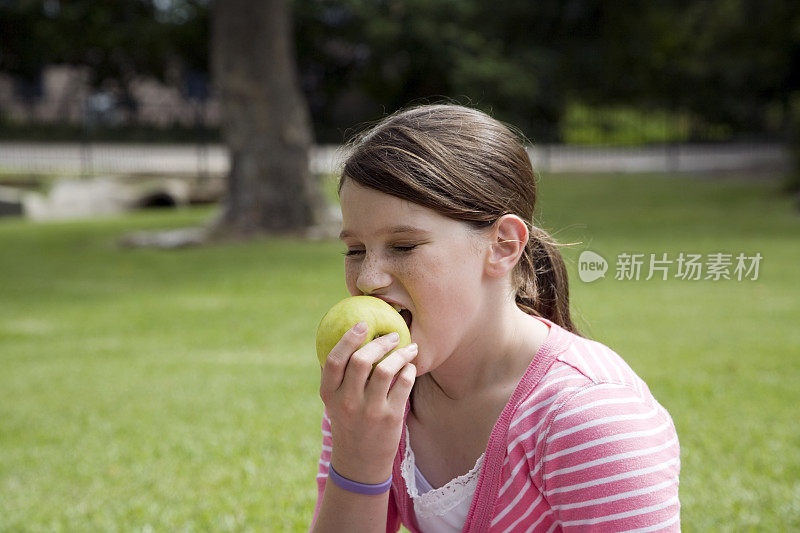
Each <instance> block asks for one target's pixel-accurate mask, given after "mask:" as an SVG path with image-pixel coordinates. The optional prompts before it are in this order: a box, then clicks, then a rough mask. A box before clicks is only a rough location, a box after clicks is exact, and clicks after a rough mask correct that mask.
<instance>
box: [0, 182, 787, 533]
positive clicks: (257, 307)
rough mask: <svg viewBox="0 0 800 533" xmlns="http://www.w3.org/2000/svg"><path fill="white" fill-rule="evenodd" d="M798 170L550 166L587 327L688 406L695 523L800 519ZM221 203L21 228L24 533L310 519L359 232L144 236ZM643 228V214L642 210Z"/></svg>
mask: <svg viewBox="0 0 800 533" xmlns="http://www.w3.org/2000/svg"><path fill="white" fill-rule="evenodd" d="M778 189H779V185H778V184H777V182H775V181H774V180H770V179H764V180H758V181H747V182H746V181H735V180H724V179H708V178H704V177H702V176H685V175H682V176H657V175H643V176H602V175H592V176H568V175H559V176H545V177H543V178H542V180H541V189H540V190H541V194H540V198H541V203H540V206H539V209H538V210H537V218H538V220H539V221H540V223H541V224H542V225H543V226H544V227H545V228H547V229H549V230H550V231H551V233H553V234H554V235H555V237H556V238H557V239H558V240H559V241H560V242H564V243H568V242H582V243H583V244H581V245H574V246H564V247H562V253H563V254H564V257H565V260H566V262H567V265H568V270H569V273H570V279H571V287H570V288H571V291H570V293H571V302H572V309H573V313H574V316H575V318H576V321H577V323H578V325H579V327H580V328H581V329H582V331H584V332H585V333H586V334H588V335H589V336H591V337H593V338H595V339H597V340H599V341H601V342H604V343H607V344H608V345H609V346H611V347H612V348H613V349H615V350H617V351H618V352H619V353H620V354H622V355H623V356H624V357H625V358H626V360H627V361H628V362H629V363H630V364H631V366H632V367H633V368H634V370H636V371H637V372H638V373H639V374H640V375H641V376H642V377H643V378H644V379H645V380H646V381H647V383H648V384H649V386H650V388H651V390H652V391H653V393H654V395H655V396H656V398H657V399H658V400H659V401H660V402H661V403H662V404H664V405H665V406H666V407H667V408H668V409H669V411H670V413H671V414H672V416H673V418H674V420H675V423H676V426H677V429H678V434H679V437H680V441H681V450H682V454H681V460H682V476H681V502H682V511H683V512H682V515H683V526H684V528H685V529H686V530H691V531H716V530H729V531H742V530H759V531H787V530H796V529H799V528H800V519H799V518H798V517H800V512H798V507H797V502H798V501H800V500H798V485H797V480H798V479H800V440H798V433H797V430H796V428H797V425H796V418H797V416H796V406H797V405H798V403H800V360H798V358H797V357H793V354H796V353H798V350H800V333H798V329H797V327H796V325H797V322H798V320H800V316H799V315H798V309H797V305H796V303H797V302H796V297H795V293H796V290H795V289H796V286H797V265H798V262H800V256H798V252H797V246H796V243H797V241H798V238H800V233H799V232H798V225H797V215H796V214H795V213H794V212H793V211H792V208H791V204H790V201H789V200H788V199H787V198H785V197H782V196H781V195H780V194H778ZM212 214H213V212H212V211H211V210H209V209H207V208H203V209H190V210H176V211H167V212H164V211H160V212H153V211H151V212H140V213H136V214H132V215H128V216H125V217H121V218H115V219H107V220H98V221H86V222H63V223H47V224H33V223H30V222H25V221H19V220H8V219H6V220H1V221H0V249H2V250H3V255H2V259H0V301H2V302H3V305H2V306H0V346H2V348H0V366H2V368H3V371H2V372H0V494H2V495H3V497H2V498H0V530H3V531H45V530H46V531H108V530H112V531H115V530H120V531H130V530H145V529H153V530H156V531H162V530H163V531H183V530H198V531H298V532H299V531H305V530H306V529H307V526H308V523H309V520H310V517H311V513H312V509H313V504H314V500H315V497H316V496H315V482H314V475H315V472H316V466H317V457H318V454H319V445H320V438H321V436H320V433H319V423H320V416H321V409H322V404H321V402H320V400H319V397H318V390H317V389H318V385H319V368H318V363H317V361H316V357H315V355H314V331H315V327H316V324H317V321H318V320H319V318H320V317H321V316H322V314H323V313H324V312H325V311H326V310H327V309H328V307H329V306H330V305H331V304H332V303H334V302H336V301H337V300H338V299H339V298H341V297H343V296H345V295H346V291H345V289H344V283H343V279H342V264H341V255H340V254H339V252H340V251H341V250H342V247H341V244H340V243H337V242H321V243H320V242H301V241H294V240H285V239H270V240H264V241H258V242H250V243H242V244H229V245H217V246H209V247H205V248H189V249H181V250H172V251H155V250H124V249H119V248H117V247H116V246H115V242H116V239H117V238H118V237H119V236H120V235H122V234H123V233H125V232H128V231H133V230H144V229H156V228H169V227H182V226H186V225H192V224H198V223H200V222H202V221H204V220H207V219H208V218H209V217H210V216H211V215H212ZM632 222H633V223H632ZM583 249H591V250H593V251H595V252H598V253H600V254H601V255H603V256H604V257H605V258H606V259H608V260H609V262H613V259H614V257H615V255H616V254H618V253H621V252H632V251H637V252H642V253H657V254H658V253H661V252H669V253H671V254H674V253H676V252H678V251H685V252H694V253H713V252H720V251H724V252H737V251H743V252H747V253H748V254H749V253H755V252H756V251H758V252H760V253H761V254H762V255H763V256H764V260H763V263H762V269H761V272H760V276H759V279H758V280H756V281H742V282H737V281H735V280H734V281H724V280H723V281H718V282H713V281H698V282H689V281H680V280H670V281H660V280H656V279H654V280H651V281H638V282H637V281H626V282H623V281H615V280H614V279H613V276H610V275H608V276H607V278H606V279H604V280H599V281H596V282H594V283H590V284H585V283H582V282H580V281H579V279H578V277H577V270H576V262H577V258H578V256H579V254H580V252H581V251H582V250H583Z"/></svg>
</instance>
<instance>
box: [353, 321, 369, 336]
mask: <svg viewBox="0 0 800 533" xmlns="http://www.w3.org/2000/svg"><path fill="white" fill-rule="evenodd" d="M365 331H367V323H366V322H364V321H363V320H359V321H358V322H356V325H355V326H353V333H364V332H365Z"/></svg>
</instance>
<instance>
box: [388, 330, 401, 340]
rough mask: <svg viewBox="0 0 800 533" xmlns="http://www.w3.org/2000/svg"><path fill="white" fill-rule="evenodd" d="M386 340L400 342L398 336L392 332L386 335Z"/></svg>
mask: <svg viewBox="0 0 800 533" xmlns="http://www.w3.org/2000/svg"><path fill="white" fill-rule="evenodd" d="M386 338H387V339H388V341H389V342H397V341H399V340H400V334H399V333H397V332H396V331H393V332H391V333H389V334H388V335H386Z"/></svg>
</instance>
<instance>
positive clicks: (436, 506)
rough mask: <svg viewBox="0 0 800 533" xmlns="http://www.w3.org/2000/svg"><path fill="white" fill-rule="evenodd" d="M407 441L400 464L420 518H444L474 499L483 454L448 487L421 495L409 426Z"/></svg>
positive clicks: (451, 481) (406, 433) (450, 482)
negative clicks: (465, 501)
mask: <svg viewBox="0 0 800 533" xmlns="http://www.w3.org/2000/svg"><path fill="white" fill-rule="evenodd" d="M405 440H406V451H405V455H404V456H403V462H402V463H401V464H400V472H401V473H402V474H403V480H404V481H405V482H406V487H407V488H408V495H409V496H410V497H411V499H412V501H413V502H414V511H415V512H416V513H417V516H418V517H420V518H430V517H432V516H442V515H444V514H446V513H448V512H449V511H451V510H452V509H454V508H455V507H456V506H457V505H458V504H460V503H461V502H463V501H464V500H465V499H467V498H472V496H473V495H474V494H475V488H476V487H477V486H478V474H479V473H480V470H481V465H482V464H483V456H484V455H485V454H481V456H480V457H478V460H477V461H475V466H474V467H473V468H472V470H470V471H469V472H467V473H466V474H464V475H463V476H458V477H457V478H454V479H451V480H450V481H448V482H447V484H446V485H444V486H442V487H439V488H438V489H433V490H430V491H428V492H426V493H424V494H420V493H419V491H418V489H417V480H416V477H415V475H414V466H415V464H416V462H415V460H414V451H413V450H412V449H411V439H410V438H409V435H408V426H405Z"/></svg>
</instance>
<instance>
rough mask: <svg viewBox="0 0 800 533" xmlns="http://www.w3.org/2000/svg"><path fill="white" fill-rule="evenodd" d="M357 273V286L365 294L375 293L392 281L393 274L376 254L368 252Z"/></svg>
mask: <svg viewBox="0 0 800 533" xmlns="http://www.w3.org/2000/svg"><path fill="white" fill-rule="evenodd" d="M357 274H358V275H357V277H356V287H357V288H358V290H359V291H361V292H362V293H364V294H375V293H377V292H380V291H381V290H382V289H385V288H386V287H388V286H389V285H391V283H392V275H391V274H390V273H389V272H388V270H387V268H386V265H385V264H384V262H383V261H381V259H380V258H379V257H377V255H376V254H370V253H367V254H366V256H365V257H364V260H363V261H361V264H360V265H359V267H358V273H357Z"/></svg>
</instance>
